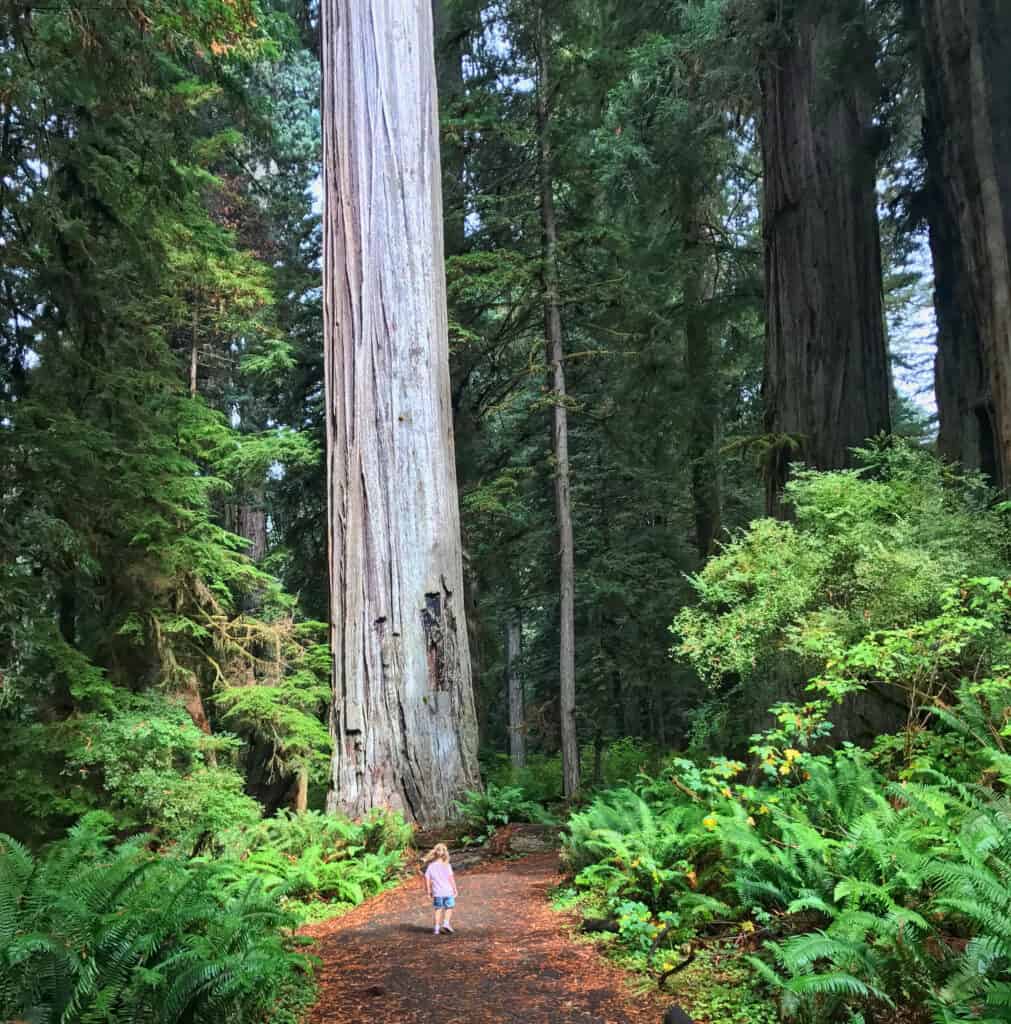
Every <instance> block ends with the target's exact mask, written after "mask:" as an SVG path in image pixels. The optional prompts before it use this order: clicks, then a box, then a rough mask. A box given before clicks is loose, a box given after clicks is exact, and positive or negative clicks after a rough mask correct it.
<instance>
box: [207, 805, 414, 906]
mask: <svg viewBox="0 0 1011 1024" xmlns="http://www.w3.org/2000/svg"><path fill="white" fill-rule="evenodd" d="M412 834H413V833H412V830H411V828H410V826H408V825H406V824H405V823H404V820H403V818H402V817H401V816H400V815H399V814H384V813H381V812H375V813H373V814H371V815H370V816H369V817H367V818H365V819H364V820H363V821H361V822H352V821H350V820H348V819H347V818H343V817H340V816H337V815H324V814H320V813H318V812H316V811H307V812H303V813H301V814H293V813H281V814H278V815H276V816H275V817H273V818H267V819H264V820H263V821H261V822H259V823H258V824H256V825H253V826H249V827H245V828H236V829H233V830H230V831H228V832H225V833H224V834H223V835H222V836H221V837H220V845H221V847H222V854H221V855H220V856H218V857H216V858H215V861H214V863H216V864H217V865H219V866H220V868H221V871H222V873H223V875H224V876H225V877H226V878H228V879H229V880H230V886H231V887H236V886H237V887H242V886H246V885H248V884H249V882H250V880H251V879H255V880H256V882H257V883H258V884H259V885H260V886H261V888H262V889H263V891H264V892H266V893H269V894H270V895H272V896H276V897H277V898H278V899H280V901H281V903H282V905H284V906H285V907H286V908H288V909H290V910H291V911H292V912H293V913H295V914H296V915H297V916H298V917H299V919H306V918H314V917H321V916H332V915H333V914H334V913H336V912H339V911H340V910H341V909H343V908H346V907H349V906H356V905H357V904H359V903H361V902H362V901H363V900H365V899H367V898H368V897H369V896H374V895H375V894H376V893H378V892H381V891H382V890H383V889H384V888H386V887H387V886H388V885H390V884H391V883H393V882H395V881H396V880H397V879H398V878H399V877H400V871H401V868H402V866H403V859H404V853H405V850H406V847H407V844H408V843H409V841H410V839H411V836H412ZM319 904H325V905H326V906H319Z"/></svg>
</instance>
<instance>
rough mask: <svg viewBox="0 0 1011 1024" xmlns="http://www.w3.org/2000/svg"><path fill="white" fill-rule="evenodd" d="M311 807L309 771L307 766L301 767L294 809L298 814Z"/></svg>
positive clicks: (296, 780)
mask: <svg viewBox="0 0 1011 1024" xmlns="http://www.w3.org/2000/svg"><path fill="white" fill-rule="evenodd" d="M308 809H309V773H308V771H306V769H305V768H299V770H298V775H297V776H296V779H295V797H294V800H293V802H292V810H293V811H294V812H295V813H296V814H302V813H303V812H305V811H307V810H308Z"/></svg>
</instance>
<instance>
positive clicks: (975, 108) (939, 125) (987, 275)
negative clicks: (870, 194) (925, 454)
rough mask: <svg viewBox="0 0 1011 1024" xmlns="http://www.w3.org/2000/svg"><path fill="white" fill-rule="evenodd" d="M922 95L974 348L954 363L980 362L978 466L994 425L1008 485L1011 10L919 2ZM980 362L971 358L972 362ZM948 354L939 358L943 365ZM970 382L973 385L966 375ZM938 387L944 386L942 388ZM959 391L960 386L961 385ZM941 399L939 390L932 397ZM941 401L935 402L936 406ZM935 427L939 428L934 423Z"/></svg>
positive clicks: (963, 2)
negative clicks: (929, 107) (929, 109)
mask: <svg viewBox="0 0 1011 1024" xmlns="http://www.w3.org/2000/svg"><path fill="white" fill-rule="evenodd" d="M921 12H922V27H923V36H924V41H925V46H926V60H925V93H926V94H927V97H928V101H932V103H933V115H934V122H935V124H936V129H935V130H936V132H937V135H938V136H939V137H938V138H937V141H936V145H935V147H934V152H933V154H931V153H930V151H929V150H928V159H929V158H930V157H931V155H932V156H933V160H934V167H933V168H932V172H933V174H934V175H936V179H937V181H938V182H939V183H940V184H941V186H942V188H943V193H944V201H945V207H946V213H947V217H948V218H950V221H951V223H952V225H953V226H954V227H955V236H956V238H955V240H956V241H957V243H958V258H959V260H960V262H961V263H962V264H963V266H964V281H965V283H966V293H967V296H968V303H967V306H968V310H967V312H968V311H971V315H972V320H973V322H974V323H973V326H974V328H975V331H976V332H977V333H978V339H979V347H978V348H977V349H976V350H975V351H973V350H972V349H969V348H968V346H966V348H964V349H962V350H961V351H960V353H959V355H960V357H962V361H961V362H959V363H958V364H957V365H958V366H959V369H961V368H962V367H963V366H965V367H967V369H968V372H969V373H970V374H972V373H975V372H977V367H978V365H979V364H981V367H982V372H983V374H985V381H986V384H985V388H984V389H983V393H982V394H981V395H980V396H979V397H978V399H977V400H976V401H975V402H973V406H974V408H973V409H972V410H971V412H972V414H973V416H974V418H975V423H973V422H972V421H970V423H969V424H968V428H969V429H970V430H972V429H976V430H978V431H979V432H980V437H979V438H978V439H976V438H974V437H972V436H971V434H970V436H969V439H968V443H969V445H973V446H975V445H978V446H979V450H980V452H981V460H980V461H981V462H982V463H983V465H982V468H984V469H989V468H990V467H988V466H987V465H986V464H985V463H986V460H987V458H988V457H990V456H989V453H988V451H987V445H988V443H989V439H988V436H987V434H988V431H989V430H990V429H991V428H992V431H993V449H994V451H993V455H992V462H993V473H992V476H993V477H994V479H995V482H997V483H998V485H1000V486H1004V487H1007V486H1008V484H1009V482H1011V127H1009V126H1011V76H1009V75H1008V73H1007V66H1006V65H1007V54H1008V52H1009V50H1011V8H1009V7H1008V5H1007V3H1005V2H1002V0H958V2H954V0H921ZM977 360H978V363H977ZM951 363H952V361H951V360H950V359H949V361H948V364H947V365H942V367H941V371H942V372H950V370H951V369H952V365H951ZM970 383H973V382H971V381H970ZM940 390H941V392H942V393H943V391H944V389H943V388H942V389H940ZM960 390H964V389H960ZM939 397H940V396H939ZM943 408H944V406H943V405H942V406H941V409H942V410H943ZM942 425H944V423H943V420H942Z"/></svg>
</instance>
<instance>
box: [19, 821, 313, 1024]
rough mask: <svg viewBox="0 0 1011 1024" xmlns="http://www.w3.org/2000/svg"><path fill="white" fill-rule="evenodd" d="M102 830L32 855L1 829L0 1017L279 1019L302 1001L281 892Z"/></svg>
mask: <svg viewBox="0 0 1011 1024" xmlns="http://www.w3.org/2000/svg"><path fill="white" fill-rule="evenodd" d="M108 824H109V818H108V816H103V815H94V816H91V817H89V818H87V819H86V820H84V821H82V822H81V824H80V825H78V826H77V827H76V828H74V829H73V830H72V831H71V833H70V835H69V837H68V838H67V839H66V840H64V841H61V842H57V843H54V844H52V845H51V846H50V848H49V849H48V850H47V852H46V853H45V855H44V856H42V857H40V858H35V857H33V856H32V854H31V853H29V852H28V850H27V849H26V848H25V847H23V846H21V845H20V844H18V843H17V842H15V841H14V840H12V839H10V838H9V837H6V836H0V1017H2V1018H3V1019H4V1020H14V1019H17V1020H28V1021H60V1022H62V1024H84V1022H86V1021H88V1022H90V1021H98V1020H103V1021H109V1020H118V1019H122V1020H130V1021H134V1022H137V1024H146V1022H159V1024H173V1022H177V1021H178V1022H180V1024H181V1022H187V1024H203V1022H207V1024H211V1022H214V1024H222V1022H236V1024H238V1022H240V1021H246V1022H248V1021H253V1020H262V1019H269V1020H271V1021H274V1022H277V1024H282V1022H283V1021H284V1020H285V1016H284V1013H285V1012H287V1011H280V1010H279V1009H278V1007H279V1006H280V1005H282V1004H283V1005H284V1006H286V1007H288V1008H294V1009H297V1008H298V1007H301V1006H305V1005H306V1004H307V1003H308V1001H309V1000H310V999H311V997H312V994H313V984H312V978H311V971H310V967H311V962H310V960H309V958H307V957H306V956H304V955H302V954H300V953H299V952H297V950H296V948H295V940H294V939H293V938H292V932H291V929H292V928H293V926H294V924H295V920H294V918H293V917H292V916H291V915H290V914H288V913H286V912H285V911H284V910H283V909H282V908H281V907H280V906H279V905H278V902H277V900H276V899H274V898H272V897H270V896H268V895H267V894H265V893H264V891H263V889H262V887H261V886H259V885H257V884H256V883H255V882H254V883H251V884H246V885H245V886H242V887H238V888H232V887H230V886H228V885H227V884H224V881H225V880H224V878H223V873H222V872H221V871H220V870H219V869H218V868H216V867H215V866H213V865H208V864H196V863H193V862H186V861H183V860H180V859H177V858H174V857H164V856H163V857H158V856H155V855H153V854H151V853H150V852H148V851H147V850H146V849H145V846H144V843H143V840H140V839H137V840H134V841H131V842H128V843H124V844H121V845H118V846H117V845H115V844H114V843H113V842H112V840H111V839H110V837H109V835H108V834H107V831H106V828H107V826H108ZM287 1019H288V1020H292V1021H293V1020H294V1018H292V1017H290V1016H289V1017H288V1018H287Z"/></svg>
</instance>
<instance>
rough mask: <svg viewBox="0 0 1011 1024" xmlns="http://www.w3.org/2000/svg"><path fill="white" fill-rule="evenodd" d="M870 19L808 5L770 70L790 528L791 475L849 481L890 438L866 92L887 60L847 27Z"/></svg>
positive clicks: (777, 313) (781, 429)
mask: <svg viewBox="0 0 1011 1024" xmlns="http://www.w3.org/2000/svg"><path fill="white" fill-rule="evenodd" d="M859 6H860V5H859V4H858V3H856V2H855V0H840V2H838V3H835V4H823V3H818V2H815V0H801V2H800V3H798V4H797V5H796V9H795V10H794V11H793V13H792V14H785V15H781V17H784V18H786V19H789V20H788V23H786V24H783V25H782V26H780V28H781V31H782V34H783V37H784V39H785V41H784V42H783V44H782V45H781V46H779V47H778V48H776V49H775V50H774V51H773V52H772V53H770V54H767V55H766V57H765V59H764V60H763V62H762V69H761V83H762V118H761V138H762V158H763V167H764V199H763V206H764V208H763V220H764V235H765V272H766V296H767V297H766V347H765V380H764V384H763V395H764V399H765V408H766V413H765V430H766V433H767V435H769V440H770V442H771V443H772V445H773V447H772V450H771V456H770V460H769V465H768V469H767V492H766V499H767V507H768V511H769V512H770V513H772V514H777V515H778V514H782V507H781V500H780V499H781V493H782V489H783V485H784V483H785V482H786V479H787V475H788V469H789V463H790V462H791V461H804V462H807V463H808V465H811V466H813V467H815V468H817V469H839V468H842V467H845V466H847V465H849V464H850V448H852V447H853V446H854V445H858V444H861V443H862V442H863V441H865V440H866V439H867V438H868V437H870V436H872V435H874V434H877V433H879V432H881V431H888V430H889V429H890V415H889V370H888V356H887V351H886V346H885V334H884V323H883V317H882V300H881V253H880V240H879V233H878V218H877V205H876V203H877V198H876V193H875V155H874V152H873V148H872V147H871V145H870V144H869V143H870V142H871V137H872V123H871V112H872V98H873V92H872V89H871V86H870V85H863V84H861V83H860V82H859V81H858V79H857V76H858V75H860V74H872V73H873V67H874V52H873V50H872V49H871V48H870V47H869V46H867V47H866V48H861V47H860V46H859V45H858V43H857V40H858V39H859V37H860V32H859V30H858V29H857V28H855V27H854V25H853V24H852V23H851V24H850V25H848V26H847V29H846V31H845V32H844V31H843V27H842V24H843V22H846V21H851V22H852V20H853V19H854V18H855V17H856V16H857V13H858V11H859ZM844 48H845V49H844ZM864 50H865V51H866V52H864ZM826 68H832V69H833V70H832V73H831V75H829V74H828V73H827V72H826V70H825V69H826ZM788 437H789V438H792V439H794V440H795V441H797V442H799V446H798V447H797V448H791V446H790V445H789V444H788V443H787V438H788Z"/></svg>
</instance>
